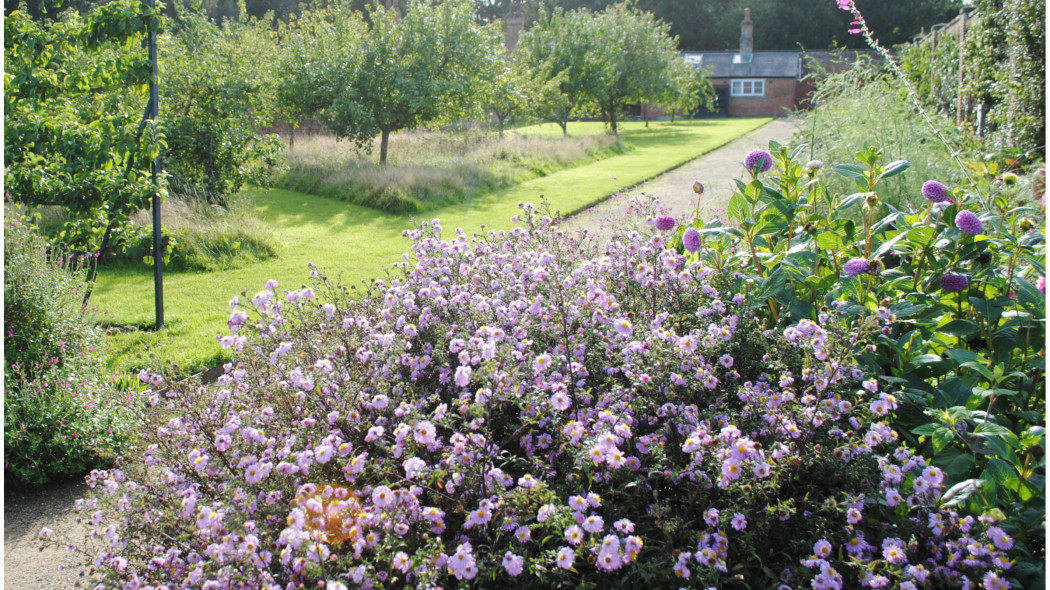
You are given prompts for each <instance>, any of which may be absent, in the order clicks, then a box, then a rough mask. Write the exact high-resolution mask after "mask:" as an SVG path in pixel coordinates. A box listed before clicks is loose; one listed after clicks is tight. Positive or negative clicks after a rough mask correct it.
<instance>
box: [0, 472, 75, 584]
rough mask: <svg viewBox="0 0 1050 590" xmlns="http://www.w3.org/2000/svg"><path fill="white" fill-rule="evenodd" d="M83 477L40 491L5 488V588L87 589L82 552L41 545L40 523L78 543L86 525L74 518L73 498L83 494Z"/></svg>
mask: <svg viewBox="0 0 1050 590" xmlns="http://www.w3.org/2000/svg"><path fill="white" fill-rule="evenodd" d="M87 492H88V488H87V486H86V485H84V481H83V479H80V478H73V479H70V480H66V481H62V482H57V483H53V484H51V485H49V486H47V487H46V488H44V489H41V490H16V489H13V488H10V487H7V486H5V488H4V573H3V582H4V589H5V590H67V589H69V588H91V587H92V585H91V584H89V583H88V582H87V580H85V579H83V578H81V577H80V572H81V570H83V569H84V568H85V563H84V559H83V557H82V556H81V555H80V554H77V553H72V552H70V551H68V550H65V549H59V548H54V547H49V548H47V549H43V550H41V549H40V542H39V534H40V529H42V528H44V527H48V528H51V529H53V530H55V531H58V532H61V533H64V536H65V537H67V538H69V539H71V540H74V541H75V542H82V540H83V538H84V534H85V533H84V529H83V528H82V527H81V526H80V525H78V524H77V523H76V516H77V515H76V514H75V513H74V512H73V501H74V500H76V499H77V498H83V497H84V496H86V495H87Z"/></svg>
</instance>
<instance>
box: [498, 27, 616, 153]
mask: <svg viewBox="0 0 1050 590" xmlns="http://www.w3.org/2000/svg"><path fill="white" fill-rule="evenodd" d="M593 25H594V22H593V15H591V14H590V13H586V12H569V13H565V12H562V11H561V10H556V11H554V12H552V13H549V14H546V15H543V16H541V17H540V19H539V20H538V21H537V22H536V25H535V26H534V27H533V28H531V29H529V30H528V31H525V33H523V34H522V36H521V40H520V42H519V46H518V59H520V60H522V64H523V66H524V68H525V69H526V70H527V71H528V72H530V75H531V76H532V79H533V80H534V81H535V83H536V84H537V85H538V86H539V88H538V89H539V90H540V93H539V99H538V100H537V102H536V103H535V104H536V107H535V111H534V113H535V114H536V115H537V116H539V117H541V118H543V119H546V120H549V121H554V122H555V123H557V124H558V126H560V127H561V130H562V134H563V135H566V136H567V135H568V134H569V129H568V124H569V120H570V119H572V118H574V117H577V116H579V115H581V114H583V113H584V112H585V109H586V108H587V105H588V102H589V101H590V99H591V96H593V93H594V88H596V87H597V86H598V84H599V83H600V81H599V78H600V76H601V75H602V72H601V70H600V69H599V68H598V67H597V64H595V63H593V62H591V61H589V60H590V59H591V57H592V56H593V55H594V54H596V53H597V52H598V50H599V48H598V47H595V46H594V44H595V43H597V42H598V41H599V39H598V38H597V37H596V35H594V26H593Z"/></svg>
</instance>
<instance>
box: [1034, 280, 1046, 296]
mask: <svg viewBox="0 0 1050 590" xmlns="http://www.w3.org/2000/svg"><path fill="white" fill-rule="evenodd" d="M1035 287H1036V289H1039V292H1040V293H1042V294H1043V295H1046V277H1039V279H1038V280H1036V282H1035Z"/></svg>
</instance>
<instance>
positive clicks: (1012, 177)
mask: <svg viewBox="0 0 1050 590" xmlns="http://www.w3.org/2000/svg"><path fill="white" fill-rule="evenodd" d="M1003 184H1005V185H1006V186H1013V185H1015V184H1017V175H1016V174H1014V173H1013V172H1007V173H1006V174H1003Z"/></svg>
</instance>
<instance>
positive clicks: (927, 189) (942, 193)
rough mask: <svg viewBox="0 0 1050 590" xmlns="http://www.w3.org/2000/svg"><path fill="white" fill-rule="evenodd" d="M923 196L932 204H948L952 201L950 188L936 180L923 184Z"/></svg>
mask: <svg viewBox="0 0 1050 590" xmlns="http://www.w3.org/2000/svg"><path fill="white" fill-rule="evenodd" d="M922 196H924V197H926V200H927V201H929V202H931V203H947V202H949V201H951V197H949V193H948V187H947V186H945V185H944V184H943V183H940V182H937V181H936V180H927V181H926V182H924V183H922Z"/></svg>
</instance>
